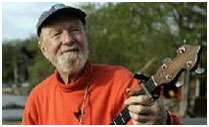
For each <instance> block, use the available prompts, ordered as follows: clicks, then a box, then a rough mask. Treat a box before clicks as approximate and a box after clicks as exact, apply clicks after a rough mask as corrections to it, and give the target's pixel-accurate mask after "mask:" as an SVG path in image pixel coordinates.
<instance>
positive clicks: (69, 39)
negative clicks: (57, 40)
mask: <svg viewBox="0 0 209 127" xmlns="http://www.w3.org/2000/svg"><path fill="white" fill-rule="evenodd" d="M73 43H74V39H73V36H72V35H71V34H70V33H69V32H68V31H64V32H63V33H62V44H64V45H72V44H73Z"/></svg>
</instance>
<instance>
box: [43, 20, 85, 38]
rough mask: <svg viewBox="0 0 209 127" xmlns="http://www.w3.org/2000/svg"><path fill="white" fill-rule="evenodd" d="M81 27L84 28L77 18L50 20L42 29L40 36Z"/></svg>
mask: <svg viewBox="0 0 209 127" xmlns="http://www.w3.org/2000/svg"><path fill="white" fill-rule="evenodd" d="M74 27H79V28H82V27H83V24H82V22H81V21H80V20H79V19H78V18H76V17H60V18H56V19H52V20H50V21H49V22H48V23H47V24H45V25H44V26H43V27H42V29H41V34H40V35H46V34H50V32H53V31H56V30H59V29H65V28H66V29H68V28H74Z"/></svg>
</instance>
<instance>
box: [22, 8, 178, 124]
mask: <svg viewBox="0 0 209 127" xmlns="http://www.w3.org/2000/svg"><path fill="white" fill-rule="evenodd" d="M85 17H86V14H85V12H83V11H81V10H80V9H77V8H73V7H70V6H65V5H63V4H56V5H54V6H52V7H51V9H50V10H49V11H46V12H44V13H43V14H42V15H41V16H40V18H39V21H38V24H37V34H38V38H39V42H38V45H39V47H40V49H41V51H42V53H43V55H44V56H45V57H46V58H47V59H48V60H49V61H50V62H51V63H52V64H53V65H54V66H55V67H56V70H55V72H54V74H52V75H51V76H50V77H48V78H47V79H45V80H44V81H42V82H41V83H40V84H39V85H37V86H36V87H35V88H34V89H33V90H32V92H31V93H30V96H29V97H28V101H27V104H26V106H25V110H24V114H23V119H22V124H27V125H28V124H37V125H46V124H56V125H58V124H88V125H104V124H110V123H111V122H112V120H113V119H114V118H115V117H116V116H117V114H119V113H120V111H121V110H122V109H123V108H124V107H125V105H126V106H127V107H128V111H129V114H130V117H131V120H130V121H129V122H128V124H181V122H180V121H179V120H178V118H177V117H176V116H175V115H174V114H173V113H171V112H167V111H166V110H165V109H164V107H163V104H162V103H161V101H160V100H159V99H158V100H157V101H154V102H151V101H150V100H149V98H148V97H147V96H146V95H139V96H132V95H131V94H128V93H130V92H131V91H134V90H133V89H138V90H140V89H141V87H140V85H139V84H138V81H137V80H135V79H134V78H133V75H132V74H131V73H130V72H129V71H128V70H127V69H125V68H123V67H119V66H107V65H98V64H92V63H91V62H90V61H89V60H88V43H87V38H86V32H87V30H86V29H87V28H86V20H85ZM128 88H129V89H128ZM127 91H128V92H127ZM124 103H125V105H124ZM115 123H116V122H115ZM116 124H117V123H116Z"/></svg>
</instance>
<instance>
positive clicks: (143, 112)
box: [125, 89, 168, 125]
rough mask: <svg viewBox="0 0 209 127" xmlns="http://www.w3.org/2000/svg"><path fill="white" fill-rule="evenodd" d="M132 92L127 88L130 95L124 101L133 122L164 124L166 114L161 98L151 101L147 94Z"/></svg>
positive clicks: (137, 123)
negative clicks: (137, 94) (134, 94)
mask: <svg viewBox="0 0 209 127" xmlns="http://www.w3.org/2000/svg"><path fill="white" fill-rule="evenodd" d="M133 92H135V90H130V89H127V94H128V95H129V96H130V97H129V98H128V99H127V100H126V101H125V104H126V105H127V106H128V109H129V114H130V116H131V118H132V121H133V124H135V125H139V124H147V125H154V124H158V125H165V124H166V120H167V117H168V116H167V112H166V110H165V108H164V105H163V102H162V100H161V99H157V100H155V101H154V102H152V101H150V100H149V98H148V96H147V95H139V96H133V95H132V93H133Z"/></svg>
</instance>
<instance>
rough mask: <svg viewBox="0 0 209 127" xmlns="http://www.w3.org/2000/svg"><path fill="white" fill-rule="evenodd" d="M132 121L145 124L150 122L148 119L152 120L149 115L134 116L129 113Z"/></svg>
mask: <svg viewBox="0 0 209 127" xmlns="http://www.w3.org/2000/svg"><path fill="white" fill-rule="evenodd" d="M129 114H130V116H131V118H132V120H134V121H137V122H140V123H147V122H148V121H150V119H152V118H151V117H150V115H139V114H135V113H132V112H129Z"/></svg>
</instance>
